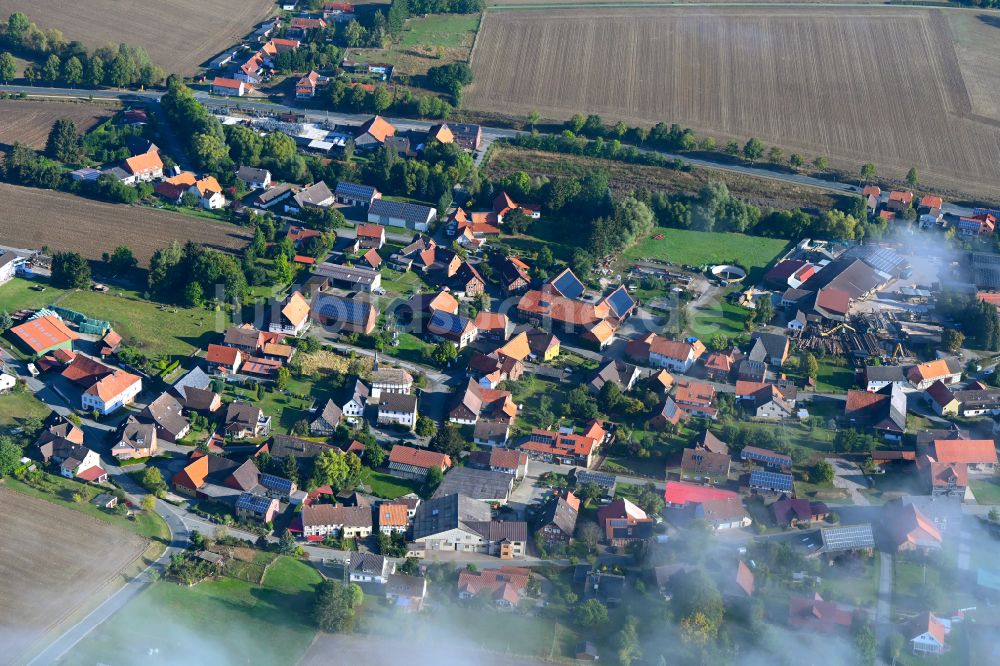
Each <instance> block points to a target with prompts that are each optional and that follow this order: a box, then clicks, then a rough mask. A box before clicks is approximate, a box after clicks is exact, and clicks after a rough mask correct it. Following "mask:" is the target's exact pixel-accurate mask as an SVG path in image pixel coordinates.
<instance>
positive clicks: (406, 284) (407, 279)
mask: <svg viewBox="0 0 1000 666" xmlns="http://www.w3.org/2000/svg"><path fill="white" fill-rule="evenodd" d="M381 273H382V288H383V289H385V293H386V296H398V297H400V298H402V299H404V300H405V299H408V298H409V297H410V296H412V295H413V294H415V293H417V290H418V289H420V288H423V286H424V281H423V280H422V279H421V278H420V276H419V275H418V274H417V273H415V272H414V271H406V272H405V273H400V272H399V271H396V270H393V269H391V268H383V269H382V271H381Z"/></svg>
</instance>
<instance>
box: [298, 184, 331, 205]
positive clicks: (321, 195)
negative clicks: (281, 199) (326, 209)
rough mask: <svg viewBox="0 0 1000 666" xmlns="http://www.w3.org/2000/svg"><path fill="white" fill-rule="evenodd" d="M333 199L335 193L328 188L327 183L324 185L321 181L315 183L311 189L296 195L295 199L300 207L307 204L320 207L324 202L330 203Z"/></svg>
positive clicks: (308, 188)
mask: <svg viewBox="0 0 1000 666" xmlns="http://www.w3.org/2000/svg"><path fill="white" fill-rule="evenodd" d="M332 198H333V192H331V191H330V188H329V187H327V186H326V183H324V182H323V181H322V180H321V181H319V182H318V183H313V184H312V185H310V186H309V187H307V188H305V189H304V190H302V191H301V192H299V193H298V194H296V195H295V197H294V199H295V203H297V204H299V205H300V206H304V205H307V204H309V205H313V206H318V205H320V204H322V203H323V202H324V201H328V200H329V199H332Z"/></svg>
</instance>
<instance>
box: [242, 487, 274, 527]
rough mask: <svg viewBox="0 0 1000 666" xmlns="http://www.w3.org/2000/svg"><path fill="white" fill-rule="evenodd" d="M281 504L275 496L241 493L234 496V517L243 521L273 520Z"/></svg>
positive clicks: (267, 521)
mask: <svg viewBox="0 0 1000 666" xmlns="http://www.w3.org/2000/svg"><path fill="white" fill-rule="evenodd" d="M280 507H281V505H280V504H279V503H278V500H277V498H274V497H262V496H260V495H254V494H251V493H243V494H242V495H240V496H239V497H237V498H236V518H237V519H239V520H240V521H242V522H245V523H259V524H263V525H266V524H268V523H272V522H274V517H275V516H277V515H278V510H279V509H280Z"/></svg>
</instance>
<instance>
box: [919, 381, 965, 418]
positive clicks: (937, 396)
mask: <svg viewBox="0 0 1000 666" xmlns="http://www.w3.org/2000/svg"><path fill="white" fill-rule="evenodd" d="M924 395H925V397H926V398H927V402H929V403H930V405H931V408H932V409H933V410H934V411H935V412H936V413H937V414H940V415H941V416H958V409H959V406H960V404H961V403H959V401H958V398H956V397H955V394H954V393H953V392H952V390H951V389H949V388H948V386H947V385H946V384H945V383H944V382H942V381H941V380H940V379H939V380H937V381H936V382H934V383H933V384H931V385H930V386H929V387H928V388H927V391H926V392H925V393H924Z"/></svg>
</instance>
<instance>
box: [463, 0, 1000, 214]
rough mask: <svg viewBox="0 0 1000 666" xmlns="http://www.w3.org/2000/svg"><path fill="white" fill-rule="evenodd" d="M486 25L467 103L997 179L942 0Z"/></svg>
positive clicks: (994, 154) (563, 17)
mask: <svg viewBox="0 0 1000 666" xmlns="http://www.w3.org/2000/svg"><path fill="white" fill-rule="evenodd" d="M480 30H481V33H480V34H479V37H478V39H477V45H476V49H475V51H474V53H473V56H472V57H473V60H472V64H473V69H474V70H475V75H476V81H475V82H474V83H473V85H472V86H471V87H470V89H469V90H468V93H467V94H466V96H465V105H466V106H467V107H468V108H470V109H476V110H484V111H496V110H501V109H502V110H504V111H506V112H512V113H520V114H527V113H528V112H530V111H538V112H539V113H540V114H541V115H542V116H543V117H547V118H553V119H562V118H567V117H569V116H570V115H572V114H573V113H576V112H580V113H584V114H586V113H598V114H601V115H602V116H604V117H605V118H606V119H614V120H618V119H621V120H624V121H626V122H627V123H633V124H645V125H650V124H654V123H656V122H658V121H663V122H666V123H673V122H676V123H680V124H682V125H685V126H689V127H692V128H694V129H696V130H698V131H700V132H703V133H707V134H712V135H714V136H716V137H718V138H720V139H724V140H725V139H736V140H739V141H743V140H746V138H748V137H750V136H756V137H759V138H760V139H761V140H763V141H765V142H766V143H768V144H777V145H780V146H782V147H783V148H785V149H786V151H788V152H791V151H795V152H800V153H803V154H804V155H806V156H807V157H815V156H818V155H823V156H826V157H829V158H830V159H831V162H832V163H833V164H834V165H839V166H842V167H845V168H850V169H851V170H855V169H857V168H859V167H860V165H861V164H862V163H864V162H868V161H871V162H873V163H875V164H876V166H878V167H879V169H880V171H881V172H882V173H886V174H888V175H892V176H897V177H900V176H902V175H903V174H904V173H905V172H906V171H907V170H908V169H909V168H910V167H916V168H917V169H918V171H919V173H920V178H921V182H922V183H924V184H928V185H931V184H934V183H938V184H940V186H942V187H948V188H951V189H956V190H959V191H966V192H969V191H974V192H984V191H987V190H992V191H993V192H994V194H995V188H996V186H997V185H996V184H997V183H998V182H1000V123H996V122H991V121H990V119H987V118H982V117H981V116H972V105H971V102H970V99H969V95H968V93H967V92H966V87H965V82H964V80H963V77H962V70H961V68H960V66H959V62H958V60H957V58H956V55H955V48H954V46H953V44H952V36H951V28H950V25H949V21H948V18H947V15H946V13H945V12H943V11H942V10H925V9H915V8H877V9H876V8H872V9H868V8H858V7H852V8H850V9H839V8H829V7H827V8H816V9H809V8H804V7H795V8H789V7H780V8H719V9H707V8H661V9H580V10H550V11H544V12H542V11H502V12H488V13H487V14H486V15H485V17H484V20H483V22H482V26H481V28H480ZM998 34H1000V31H998ZM998 40H1000V38H998ZM986 48H991V47H988V46H987V47H986ZM991 94H992V95H994V96H998V95H1000V92H998V91H997V90H996V89H995V88H994V89H993V90H992V91H991ZM980 106H985V104H981V105H980Z"/></svg>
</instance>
